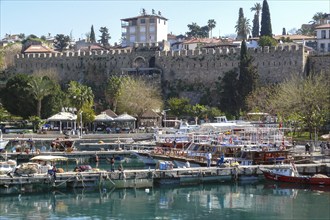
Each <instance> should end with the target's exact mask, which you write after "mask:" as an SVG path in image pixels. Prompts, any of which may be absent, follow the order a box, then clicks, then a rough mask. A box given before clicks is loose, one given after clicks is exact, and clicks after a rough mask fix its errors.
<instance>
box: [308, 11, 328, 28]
mask: <svg viewBox="0 0 330 220" xmlns="http://www.w3.org/2000/svg"><path fill="white" fill-rule="evenodd" d="M327 16H328V14H327V13H322V12H317V13H316V14H315V15H314V16H313V21H310V23H313V24H316V25H318V24H323V22H324V20H325V19H326V18H327Z"/></svg>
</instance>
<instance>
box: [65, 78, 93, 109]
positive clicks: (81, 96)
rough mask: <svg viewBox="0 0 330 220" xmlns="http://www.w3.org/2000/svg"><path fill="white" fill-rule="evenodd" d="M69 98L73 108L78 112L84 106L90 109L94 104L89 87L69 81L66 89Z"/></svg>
mask: <svg viewBox="0 0 330 220" xmlns="http://www.w3.org/2000/svg"><path fill="white" fill-rule="evenodd" d="M68 93H69V98H70V100H71V103H72V104H73V106H74V107H76V109H77V111H78V112H79V111H80V110H81V108H82V107H83V106H85V105H87V106H90V107H92V106H93V104H94V94H93V91H92V89H91V87H88V86H85V85H82V84H80V83H78V82H77V81H71V82H70V84H69V88H68Z"/></svg>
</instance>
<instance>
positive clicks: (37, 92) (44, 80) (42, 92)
mask: <svg viewBox="0 0 330 220" xmlns="http://www.w3.org/2000/svg"><path fill="white" fill-rule="evenodd" d="M28 86H29V92H30V93H31V95H32V96H33V98H34V99H35V100H36V101H37V116H38V117H40V116H41V102H42V100H43V99H44V98H45V97H46V96H48V95H50V94H51V93H52V91H53V88H54V84H53V82H52V81H51V80H50V79H49V78H48V77H46V76H42V77H38V76H34V77H32V78H31V81H30V82H29V83H28Z"/></svg>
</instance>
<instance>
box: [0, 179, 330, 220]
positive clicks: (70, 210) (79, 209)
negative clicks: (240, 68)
mask: <svg viewBox="0 0 330 220" xmlns="http://www.w3.org/2000/svg"><path fill="white" fill-rule="evenodd" d="M0 201H1V202H0V219H1V220H7V219H230V220H235V219H245V220H248V219H297V220H298V219H299V220H303V219H306V220H307V219H308V220H311V219H327V220H328V219H330V210H329V207H330V191H329V190H328V189H326V188H323V187H317V188H309V187H306V188H305V187H303V186H301V185H298V186H297V185H292V184H287V185H279V184H276V183H274V182H269V181H265V180H261V181H257V182H246V183H244V182H237V183H235V182H228V183H217V184H204V185H198V186H180V187H154V188H148V189H113V190H109V189H96V190H95V189H93V190H87V189H70V190H69V189H67V190H66V189H63V190H56V191H47V192H35V193H33V192H29V193H24V192H22V193H20V194H17V193H16V194H10V193H8V194H6V193H2V194H0Z"/></svg>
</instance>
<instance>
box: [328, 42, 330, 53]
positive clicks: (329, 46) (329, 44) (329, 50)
mask: <svg viewBox="0 0 330 220" xmlns="http://www.w3.org/2000/svg"><path fill="white" fill-rule="evenodd" d="M328 52H330V43H328Z"/></svg>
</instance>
